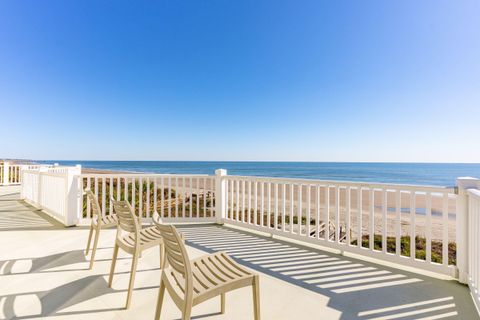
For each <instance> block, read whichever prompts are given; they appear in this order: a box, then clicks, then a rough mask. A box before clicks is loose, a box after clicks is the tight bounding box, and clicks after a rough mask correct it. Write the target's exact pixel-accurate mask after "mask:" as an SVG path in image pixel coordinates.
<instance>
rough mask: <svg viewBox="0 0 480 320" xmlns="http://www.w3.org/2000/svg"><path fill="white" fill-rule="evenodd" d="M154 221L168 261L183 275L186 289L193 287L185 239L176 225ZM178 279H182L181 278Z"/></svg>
mask: <svg viewBox="0 0 480 320" xmlns="http://www.w3.org/2000/svg"><path fill="white" fill-rule="evenodd" d="M154 222H155V225H156V226H157V228H158V230H159V231H160V234H161V235H162V238H163V243H164V245H165V254H166V257H167V260H168V263H169V264H170V266H171V267H172V268H173V270H175V271H177V272H178V273H180V274H182V275H183V277H184V279H185V282H186V284H185V287H186V288H187V290H186V291H188V290H189V289H190V288H192V283H193V276H192V269H191V266H190V259H189V258H188V253H187V249H186V248H185V245H184V244H183V240H182V238H181V236H180V234H179V233H178V231H177V229H176V228H175V227H174V226H172V225H166V224H161V223H158V222H157V221H154ZM178 280H179V281H181V279H178Z"/></svg>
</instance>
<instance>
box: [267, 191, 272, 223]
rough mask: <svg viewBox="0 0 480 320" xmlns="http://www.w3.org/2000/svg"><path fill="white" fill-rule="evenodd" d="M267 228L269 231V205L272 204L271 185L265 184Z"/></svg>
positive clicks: (270, 216)
mask: <svg viewBox="0 0 480 320" xmlns="http://www.w3.org/2000/svg"><path fill="white" fill-rule="evenodd" d="M267 200H268V202H267V228H268V229H270V227H271V226H272V221H271V219H272V212H271V204H272V184H271V183H270V182H268V184H267Z"/></svg>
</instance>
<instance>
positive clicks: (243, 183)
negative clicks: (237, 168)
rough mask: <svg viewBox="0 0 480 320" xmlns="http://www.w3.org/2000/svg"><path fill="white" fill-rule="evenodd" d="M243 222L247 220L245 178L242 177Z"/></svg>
mask: <svg viewBox="0 0 480 320" xmlns="http://www.w3.org/2000/svg"><path fill="white" fill-rule="evenodd" d="M241 221H242V222H245V180H243V179H242V219H241Z"/></svg>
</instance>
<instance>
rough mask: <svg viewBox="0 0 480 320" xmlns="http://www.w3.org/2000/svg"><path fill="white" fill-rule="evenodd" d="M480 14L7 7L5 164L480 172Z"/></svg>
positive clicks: (3, 8)
mask: <svg viewBox="0 0 480 320" xmlns="http://www.w3.org/2000/svg"><path fill="white" fill-rule="evenodd" d="M478 12H480V3H479V2H478V1H470V0H465V1H461V3H460V4H459V2H451V1H433V0H430V1H422V2H418V1H403V2H401V3H390V2H383V1H379V0H377V1H372V2H354V1H349V2H346V3H336V2H335V3H334V2H324V3H323V2H317V1H305V2H303V3H302V5H301V6H300V5H298V4H296V3H292V2H289V1H261V2H256V1H245V2H239V3H238V2H237V3H230V2H229V3H224V2H219V1H209V2H200V1H186V2H182V3H174V2H156V3H147V2H135V3H130V2H128V1H118V2H115V3H103V2H96V1H92V0H89V1H82V2H62V1H56V0H46V1H42V2H35V1H25V2H23V1H22V2H14V1H11V2H6V1H5V2H1V3H0V70H2V72H1V73H0V90H1V91H2V95H1V96H0V112H1V114H2V118H3V119H5V120H4V121H3V122H2V125H1V126H0V135H2V136H3V137H9V138H8V139H3V140H2V145H1V148H0V153H1V154H0V156H2V157H8V158H19V159H20V158H24V159H27V158H28V159H52V158H57V159H62V158H63V159H72V160H78V159H98V161H207V162H208V161H233V162H235V161H246V162H347V163H362V162H363V163H472V164H473V163H480V148H478V147H477V146H478V137H479V136H480V126H479V125H478V119H480V107H479V103H480V60H479V59H478V57H480V41H478V39H480V19H478V14H477V13H478ZM112 159H113V160H112ZM157 159H162V160H157ZM177 159H186V160H177ZM210 159H218V160H210ZM264 159H269V160H264ZM83 161H88V160H83ZM92 161H94V160H92Z"/></svg>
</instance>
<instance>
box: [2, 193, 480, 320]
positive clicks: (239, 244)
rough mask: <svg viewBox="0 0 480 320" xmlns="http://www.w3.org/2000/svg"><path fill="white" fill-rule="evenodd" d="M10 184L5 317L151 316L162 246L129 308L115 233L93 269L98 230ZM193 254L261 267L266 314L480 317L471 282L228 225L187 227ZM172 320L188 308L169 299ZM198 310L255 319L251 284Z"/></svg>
mask: <svg viewBox="0 0 480 320" xmlns="http://www.w3.org/2000/svg"><path fill="white" fill-rule="evenodd" d="M18 199H19V193H18V187H0V243H1V244H2V245H1V250H0V319H27V318H42V319H49V318H52V319H53V318H55V319H63V318H65V319H99V318H101V319H151V318H153V315H154V312H155V305H156V298H157V293H158V285H159V279H160V269H159V252H158V250H155V249H152V250H148V251H146V252H145V253H144V254H143V257H142V258H141V259H140V262H139V267H138V273H137V278H136V282H135V290H134V293H133V301H132V306H131V308H130V309H129V310H124V309H123V305H124V303H125V298H126V288H127V281H128V276H129V270H130V263H131V259H130V258H129V257H128V256H126V255H122V254H120V256H119V261H118V262H117V270H116V271H117V272H116V277H115V279H114V284H113V288H108V285H107V277H108V271H109V268H110V259H111V256H112V251H113V248H112V247H113V245H112V244H113V241H114V235H115V230H113V229H112V230H105V231H104V232H103V233H102V234H101V237H100V244H99V250H98V253H97V257H96V262H95V265H94V269H93V270H88V269H87V268H88V260H87V259H86V257H85V255H84V249H85V244H86V239H87V233H88V228H86V227H73V228H64V227H62V226H60V225H59V224H58V223H56V222H55V221H54V220H52V219H51V218H49V217H48V216H46V215H45V214H44V213H42V212H40V211H38V210H36V209H35V208H33V207H31V206H29V205H26V204H25V203H23V202H22V201H19V200H18ZM181 229H182V232H183V233H184V234H185V235H186V238H187V244H188V252H189V254H190V257H191V258H192V257H196V256H199V255H202V254H205V253H208V252H213V251H218V250H225V251H227V252H228V253H229V254H231V255H232V256H233V257H234V258H235V259H236V260H237V261H238V262H239V263H241V264H243V265H245V266H246V267H249V268H251V269H253V270H255V271H257V272H259V273H260V285H261V290H260V293H261V297H260V298H261V313H262V319H277V320H279V319H444V318H445V319H447V318H448V319H478V315H477V312H476V310H475V307H474V304H473V302H472V299H471V297H470V294H469V290H468V288H467V287H466V286H464V285H461V284H459V283H457V282H456V281H454V280H451V281H448V280H441V279H437V278H432V277H429V276H426V275H421V274H417V273H411V272H407V271H402V270H399V269H394V268H390V267H387V266H383V265H382V266H381V265H377V264H373V263H370V262H366V261H363V260H358V259H354V258H351V257H345V256H342V255H337V254H333V253H329V252H325V251H320V250H317V249H313V248H310V247H305V246H302V245H299V244H294V243H290V242H284V241H281V240H278V239H276V238H275V239H274V238H268V237H263V236H260V235H256V234H253V233H248V232H244V231H240V230H238V229H233V228H229V227H226V226H218V225H190V226H183V227H181ZM166 299H167V300H166V301H165V304H164V310H163V313H162V319H179V318H180V316H181V314H180V312H179V311H178V310H177V309H176V307H175V305H174V304H173V302H172V300H171V299H170V298H169V297H168V295H167V298H166ZM219 310H220V299H219V298H216V299H212V300H210V301H207V302H205V303H203V304H201V305H199V306H197V307H195V308H194V309H193V315H194V317H193V319H251V318H252V296H251V290H250V289H249V288H244V289H239V290H237V291H235V292H232V293H230V294H227V302H226V313H225V314H224V315H221V314H219Z"/></svg>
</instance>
